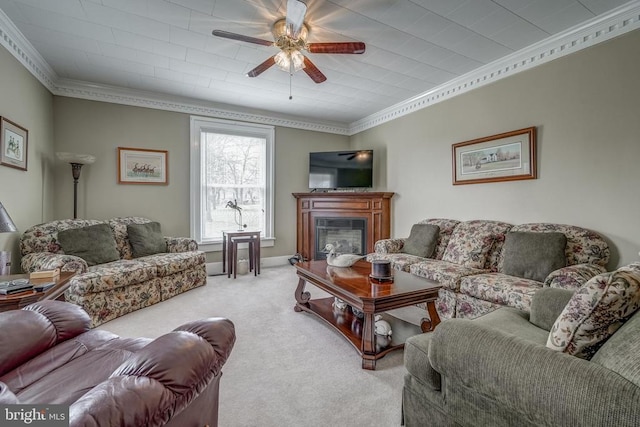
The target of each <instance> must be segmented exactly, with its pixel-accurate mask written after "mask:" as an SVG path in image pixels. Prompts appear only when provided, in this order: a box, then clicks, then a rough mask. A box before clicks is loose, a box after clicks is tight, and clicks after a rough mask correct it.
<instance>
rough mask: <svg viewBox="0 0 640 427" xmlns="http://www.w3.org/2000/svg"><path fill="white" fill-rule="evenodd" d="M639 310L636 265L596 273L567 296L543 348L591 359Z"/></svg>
mask: <svg viewBox="0 0 640 427" xmlns="http://www.w3.org/2000/svg"><path fill="white" fill-rule="evenodd" d="M638 308H640V262H638V263H634V264H630V265H629V266H626V267H621V268H619V269H618V270H616V271H613V272H609V273H603V274H599V275H598V276H595V277H594V278H592V279H591V280H589V281H588V282H587V283H585V285H584V286H582V287H581V288H580V289H578V291H576V293H575V294H574V295H573V296H572V297H571V299H570V300H569V303H568V304H567V305H566V307H565V308H564V310H563V311H562V313H561V314H560V316H559V317H558V319H556V321H555V323H554V324H553V327H552V328H551V332H550V333H549V338H548V340H547V347H549V348H551V349H553V350H557V351H562V352H564V353H568V354H571V355H574V356H577V357H580V358H583V359H591V357H592V356H593V355H594V354H595V353H596V351H598V349H599V348H600V347H601V346H602V345H603V344H604V342H605V341H606V340H607V339H608V338H609V337H610V336H611V335H613V334H614V333H615V331H616V330H618V328H620V326H622V325H623V324H624V322H625V321H626V320H627V319H628V318H629V317H630V316H631V315H633V314H634V313H635V312H636V311H637V310H638Z"/></svg>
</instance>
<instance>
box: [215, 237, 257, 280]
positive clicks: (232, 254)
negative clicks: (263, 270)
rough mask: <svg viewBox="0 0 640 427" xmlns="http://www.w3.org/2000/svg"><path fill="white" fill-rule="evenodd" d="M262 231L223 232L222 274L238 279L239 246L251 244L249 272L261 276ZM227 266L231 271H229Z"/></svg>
mask: <svg viewBox="0 0 640 427" xmlns="http://www.w3.org/2000/svg"><path fill="white" fill-rule="evenodd" d="M260 233H261V232H260V231H223V232H222V272H223V273H225V272H226V273H227V277H231V273H233V278H234V279H235V278H236V274H237V270H238V244H240V243H248V244H249V271H251V270H253V274H254V275H255V276H257V275H258V274H260ZM227 266H228V267H229V269H228V270H227Z"/></svg>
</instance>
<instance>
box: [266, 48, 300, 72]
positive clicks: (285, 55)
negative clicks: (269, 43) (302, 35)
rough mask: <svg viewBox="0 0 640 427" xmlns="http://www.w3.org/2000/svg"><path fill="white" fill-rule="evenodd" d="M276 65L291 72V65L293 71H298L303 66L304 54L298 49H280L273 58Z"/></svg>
mask: <svg viewBox="0 0 640 427" xmlns="http://www.w3.org/2000/svg"><path fill="white" fill-rule="evenodd" d="M273 59H274V61H275V62H276V65H277V66H278V68H280V69H281V70H282V71H286V72H291V71H292V70H291V66H292V65H293V72H296V71H300V70H302V69H303V68H304V55H302V54H301V53H300V51H297V50H293V51H284V50H283V51H281V52H279V53H278V54H277V55H276V56H275V57H274V58H273Z"/></svg>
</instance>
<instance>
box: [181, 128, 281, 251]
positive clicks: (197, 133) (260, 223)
mask: <svg viewBox="0 0 640 427" xmlns="http://www.w3.org/2000/svg"><path fill="white" fill-rule="evenodd" d="M273 139H274V128H273V126H265V125H258V124H252V123H243V122H234V121H229V120H219V119H210V118H206V117H191V234H192V236H193V238H195V239H196V241H197V242H198V244H201V245H203V246H204V248H203V249H205V250H206V249H209V250H215V249H217V247H215V246H208V247H207V245H211V244H218V246H219V244H220V243H221V241H222V231H228V230H238V229H240V227H241V224H246V225H247V227H246V229H247V230H260V231H262V239H264V240H265V241H266V242H268V241H269V239H273ZM229 204H237V206H239V207H240V208H241V209H240V211H238V210H235V209H232V208H230V207H229V206H228V205H229ZM241 221H242V222H241ZM271 244H272V243H271Z"/></svg>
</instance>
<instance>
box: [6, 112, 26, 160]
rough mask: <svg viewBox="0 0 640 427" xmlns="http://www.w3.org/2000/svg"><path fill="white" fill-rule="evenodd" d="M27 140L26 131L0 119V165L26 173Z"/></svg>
mask: <svg viewBox="0 0 640 427" xmlns="http://www.w3.org/2000/svg"><path fill="white" fill-rule="evenodd" d="M28 140H29V131H28V130H26V129H25V128H23V127H22V126H20V125H18V124H17V123H14V122H12V121H11V120H8V119H5V118H4V117H0V150H1V151H2V153H1V155H0V164H1V165H4V166H9V167H11V168H16V169H21V170H23V171H26V170H27V144H28V142H29V141H28Z"/></svg>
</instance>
